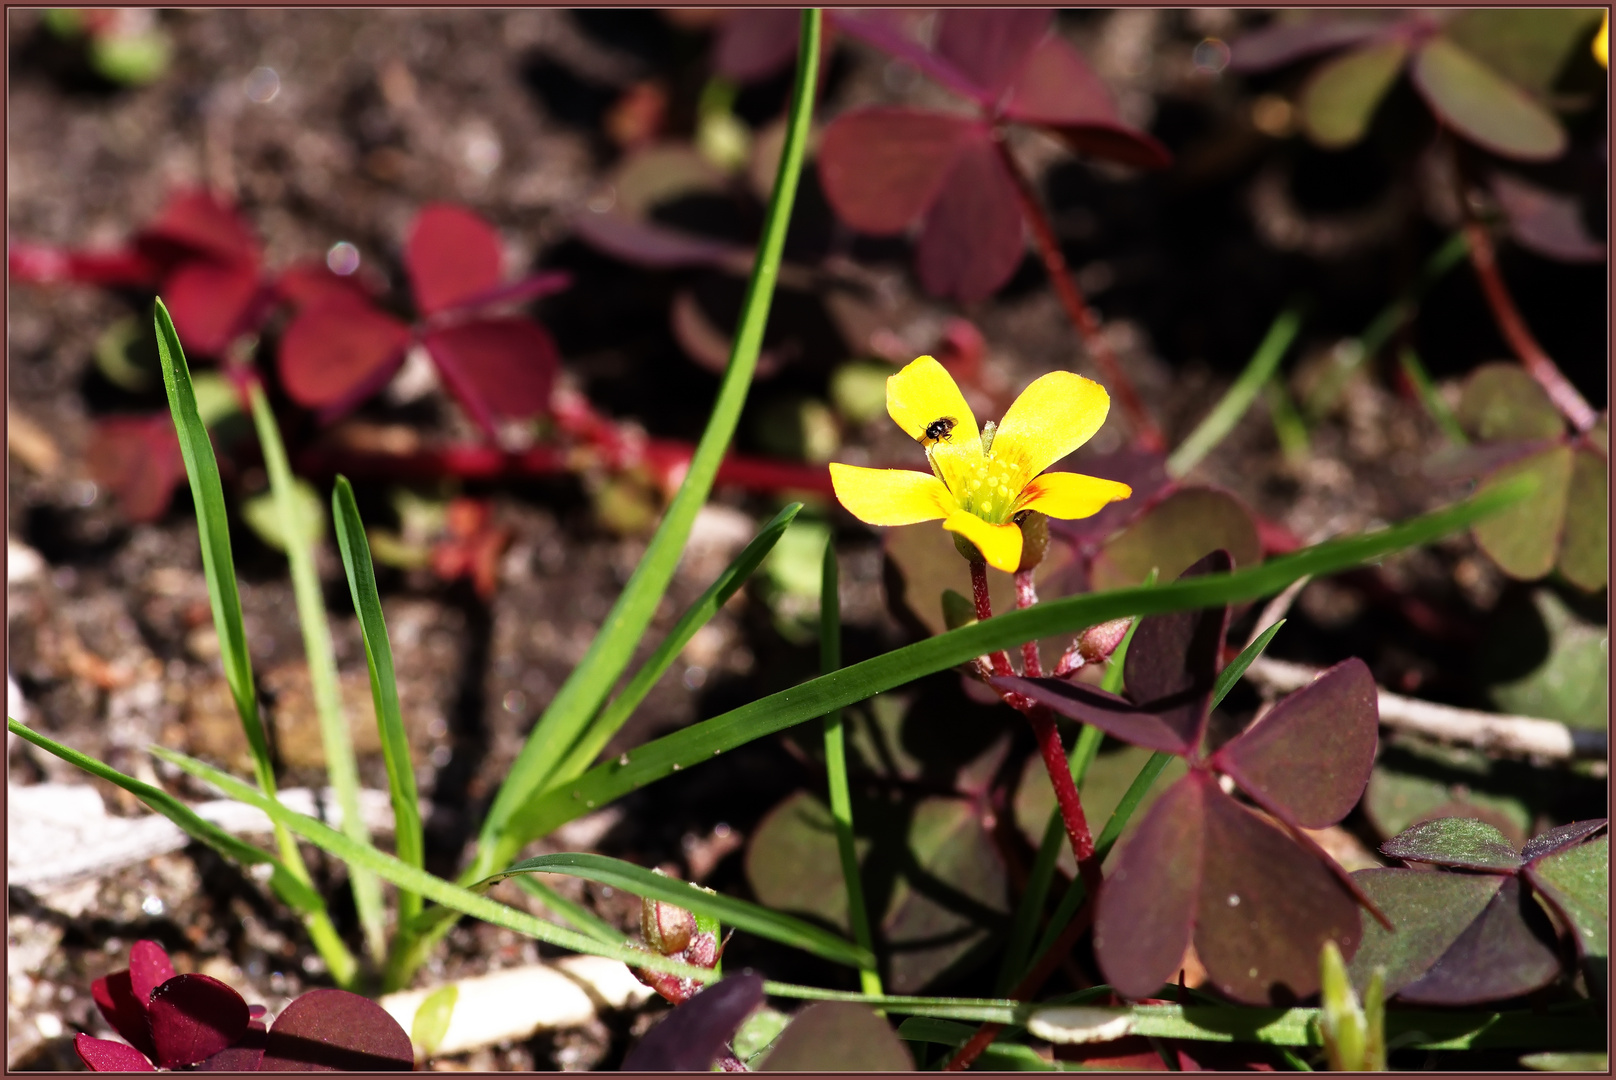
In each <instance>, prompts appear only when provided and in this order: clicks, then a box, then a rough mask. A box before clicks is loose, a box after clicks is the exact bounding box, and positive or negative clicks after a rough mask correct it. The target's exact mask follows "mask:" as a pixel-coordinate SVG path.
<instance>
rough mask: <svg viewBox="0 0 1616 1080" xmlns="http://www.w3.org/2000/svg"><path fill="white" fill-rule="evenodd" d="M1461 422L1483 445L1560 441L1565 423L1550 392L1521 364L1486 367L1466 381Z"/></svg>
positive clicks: (1482, 366) (1460, 395) (1459, 413)
mask: <svg viewBox="0 0 1616 1080" xmlns="http://www.w3.org/2000/svg"><path fill="white" fill-rule="evenodd" d="M1458 421H1459V423H1460V425H1461V426H1462V427H1463V428H1464V429H1465V430H1466V431H1468V432H1469V433H1470V434H1471V435H1472V436H1473V437H1475V438H1477V439H1480V440H1481V441H1482V442H1504V441H1506V440H1515V439H1519V440H1532V439H1556V438H1559V437H1560V436H1561V435H1563V434H1565V420H1564V419H1562V418H1561V416H1560V410H1558V409H1556V408H1555V407H1554V402H1552V401H1550V400H1549V395H1548V391H1546V390H1544V389H1543V387H1542V386H1541V385H1539V383H1538V381H1537V380H1536V379H1534V378H1532V376H1530V375H1528V374H1527V373H1526V370H1525V369H1524V368H1522V367H1521V366H1520V365H1519V364H1507V363H1495V364H1483V365H1481V367H1479V368H1477V369H1476V370H1475V371H1473V372H1471V373H1470V377H1469V378H1467V379H1465V383H1464V389H1463V390H1462V391H1461V392H1460V394H1459V410H1458Z"/></svg>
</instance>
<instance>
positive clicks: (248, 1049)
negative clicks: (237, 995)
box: [197, 1005, 269, 1072]
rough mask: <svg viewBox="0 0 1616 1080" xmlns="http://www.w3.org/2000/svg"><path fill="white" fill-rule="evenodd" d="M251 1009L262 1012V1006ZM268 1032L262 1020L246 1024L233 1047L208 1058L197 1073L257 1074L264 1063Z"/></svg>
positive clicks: (199, 1065) (200, 1065) (198, 1068)
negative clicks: (243, 1032)
mask: <svg viewBox="0 0 1616 1080" xmlns="http://www.w3.org/2000/svg"><path fill="white" fill-rule="evenodd" d="M252 1008H254V1009H257V1010H259V1012H260V1013H262V1012H263V1009H264V1007H263V1006H262V1005H254V1006H252ZM268 1040H269V1032H268V1030H267V1029H266V1028H265V1027H264V1022H263V1021H262V1020H256V1019H255V1020H251V1021H249V1022H248V1024H247V1031H246V1033H245V1034H243V1035H242V1036H241V1038H240V1039H238V1040H236V1044H235V1045H234V1046H227V1047H225V1048H224V1049H223V1050H220V1051H219V1052H218V1053H217V1054H213V1055H211V1056H209V1057H208V1058H207V1059H206V1060H204V1061H202V1062H201V1063H200V1064H198V1065H197V1071H198V1072H257V1071H258V1070H259V1068H260V1067H261V1066H262V1064H263V1061H264V1047H265V1046H266V1045H267V1044H268Z"/></svg>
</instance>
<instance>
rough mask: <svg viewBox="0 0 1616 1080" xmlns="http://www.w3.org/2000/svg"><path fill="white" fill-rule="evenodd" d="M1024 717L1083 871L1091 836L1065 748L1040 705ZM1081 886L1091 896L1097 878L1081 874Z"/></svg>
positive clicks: (1091, 846) (1091, 851) (1052, 717)
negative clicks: (1036, 741) (1030, 727)
mask: <svg viewBox="0 0 1616 1080" xmlns="http://www.w3.org/2000/svg"><path fill="white" fill-rule="evenodd" d="M1026 715H1027V722H1028V723H1030V724H1031V725H1032V733H1033V735H1034V736H1036V737H1037V739H1038V753H1039V754H1040V755H1042V757H1043V759H1044V768H1045V769H1047V770H1048V771H1049V782H1050V783H1051V784H1053V785H1054V787H1055V802H1056V803H1057V804H1058V805H1059V806H1060V813H1061V821H1062V822H1063V823H1064V824H1065V825H1066V838H1067V839H1068V840H1070V841H1071V842H1072V854H1073V855H1074V856H1076V857H1077V867H1078V869H1079V870H1082V869H1083V867H1084V863H1085V862H1087V861H1090V860H1091V856H1093V854H1094V837H1093V836H1092V835H1090V833H1089V823H1088V818H1087V817H1085V816H1084V814H1083V800H1082V799H1081V798H1079V797H1078V794H1077V785H1076V784H1075V783H1073V782H1072V767H1071V764H1070V763H1069V762H1067V760H1066V748H1065V747H1064V746H1062V745H1061V737H1060V729H1059V728H1058V727H1056V726H1055V715H1054V714H1053V713H1052V712H1050V711H1049V709H1048V708H1046V707H1044V706H1042V705H1039V706H1034V707H1033V708H1031V709H1028V710H1027V714H1026ZM1095 869H1098V868H1097V867H1096V868H1095ZM1083 883H1084V885H1086V886H1088V889H1089V895H1090V896H1092V895H1094V892H1095V890H1096V888H1097V887H1098V886H1099V880H1098V876H1096V877H1095V880H1092V881H1091V880H1089V875H1088V874H1084V875H1083Z"/></svg>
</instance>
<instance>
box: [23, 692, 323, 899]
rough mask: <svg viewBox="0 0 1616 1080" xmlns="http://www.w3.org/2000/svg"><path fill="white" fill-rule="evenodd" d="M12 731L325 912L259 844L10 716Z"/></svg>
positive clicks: (279, 890) (284, 893)
mask: <svg viewBox="0 0 1616 1080" xmlns="http://www.w3.org/2000/svg"><path fill="white" fill-rule="evenodd" d="M6 728H7V730H9V731H11V732H12V733H13V734H15V735H17V736H18V737H20V738H23V739H26V740H28V741H29V742H31V743H33V744H34V745H35V746H37V747H39V748H40V749H41V750H44V751H46V752H47V753H51V754H55V755H56V756H57V757H59V758H61V759H62V760H63V761H65V762H67V763H68V764H69V765H73V766H75V767H77V768H79V769H81V770H83V771H84V772H86V773H89V774H90V775H91V776H95V777H99V778H100V779H102V780H105V781H107V782H108V783H109V784H115V785H117V786H118V787H120V788H123V790H125V791H127V792H129V794H131V795H133V796H135V797H136V798H137V799H139V800H140V801H141V802H143V803H145V804H146V805H147V806H149V807H151V809H153V810H155V811H156V812H157V813H159V814H161V815H163V816H164V817H166V818H167V819H168V820H170V821H172V822H173V823H174V824H175V825H178V826H179V827H180V828H181V829H182V830H183V831H184V832H185V835H187V836H189V837H190V838H191V839H193V840H197V841H200V842H201V843H204V844H206V845H207V846H208V847H210V848H212V849H213V850H214V851H217V852H218V853H219V854H220V855H223V856H224V857H225V858H227V859H230V860H232V861H234V862H236V863H239V864H240V865H242V866H255V865H259V864H265V865H268V866H271V867H273V868H274V869H273V871H272V874H271V877H270V886H271V888H273V889H274V891H275V895H276V896H278V897H280V898H281V899H282V900H284V901H285V902H286V903H287V904H289V905H290V906H291V907H292V908H293V909H294V910H295V911H297V912H298V913H299V914H308V913H309V912H313V911H319V910H321V909H322V908H323V907H324V904H323V903H322V902H321V900H320V894H319V893H317V892H315V891H314V890H313V889H312V888H311V887H310V886H309V885H308V883H307V882H305V881H302V880H301V879H299V878H297V877H296V876H295V875H293V874H291V873H288V872H287V869H286V867H285V865H284V864H283V863H282V862H281V861H280V860H279V859H278V858H276V857H275V856H274V855H272V854H270V853H269V852H267V851H265V850H264V849H262V848H260V847H257V846H256V845H254V844H249V843H248V842H247V841H245V840H243V839H241V838H240V837H238V836H234V835H232V834H230V833H228V832H226V831H225V830H224V829H221V828H220V827H219V826H217V825H215V824H214V823H213V822H211V821H209V820H207V819H206V818H204V817H201V816H200V815H198V814H197V813H196V811H194V810H192V809H191V808H190V807H189V806H186V805H185V804H184V803H182V802H180V801H179V800H178V799H176V798H175V797H174V796H172V795H170V794H169V793H168V792H166V791H164V790H163V789H162V788H160V787H154V786H153V785H151V784H148V783H146V782H145V781H144V780H136V779H135V778H134V777H132V776H128V775H126V774H124V773H121V772H119V771H118V770H117V769H114V768H113V767H112V766H111V765H108V764H106V763H105V762H103V761H100V760H98V759H96V758H93V757H91V756H89V755H88V754H85V753H81V752H80V751H78V750H75V749H73V748H72V747H70V746H65V745H63V744H62V743H59V742H56V741H55V740H54V739H51V738H50V737H48V736H46V735H41V734H40V733H39V732H37V731H34V730H33V729H32V728H29V727H27V726H26V725H24V724H22V723H19V722H18V721H16V720H12V719H11V718H9V717H8V718H7V719H6Z"/></svg>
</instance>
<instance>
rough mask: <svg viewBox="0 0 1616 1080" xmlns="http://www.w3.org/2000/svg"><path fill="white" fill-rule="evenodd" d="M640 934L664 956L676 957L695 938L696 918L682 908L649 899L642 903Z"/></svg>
mask: <svg viewBox="0 0 1616 1080" xmlns="http://www.w3.org/2000/svg"><path fill="white" fill-rule="evenodd" d="M640 933H641V934H642V935H644V937H645V943H646V944H647V945H649V946H651V948H653V949H655V950H656V951H657V952H659V953H661V954H662V955H663V956H675V955H677V954H679V953H682V952H684V951H685V948H686V947H687V946H688V945H689V944H690V939H691V938H692V937H694V936H695V934H696V917H695V916H694V915H692V914H691V913H690V912H688V911H686V910H685V909H684V908H682V907H674V906H673V905H672V904H669V903H666V902H664V901H662V900H652V899H650V898H649V897H647V898H645V899H644V900H642V901H641V902H640Z"/></svg>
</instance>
